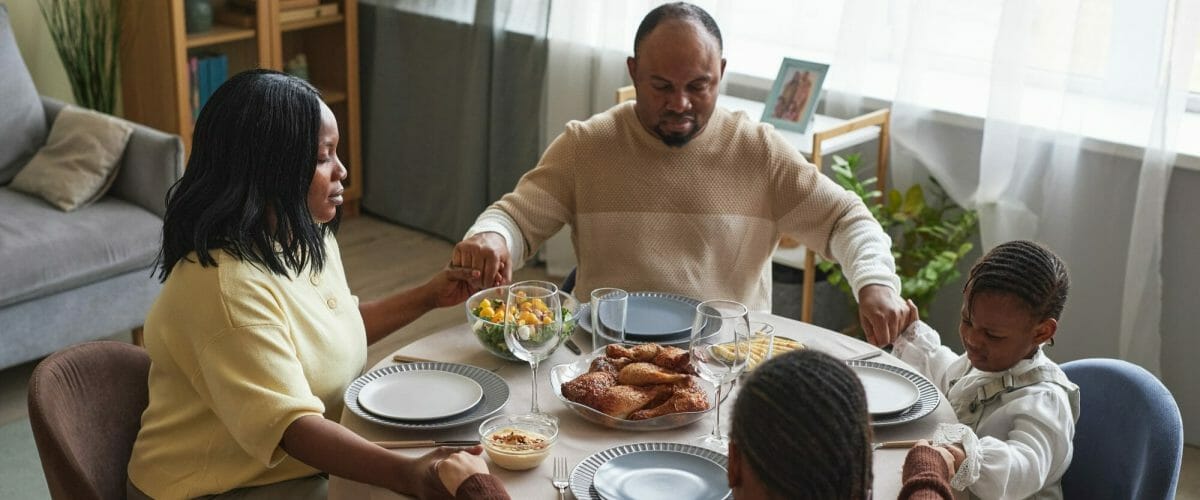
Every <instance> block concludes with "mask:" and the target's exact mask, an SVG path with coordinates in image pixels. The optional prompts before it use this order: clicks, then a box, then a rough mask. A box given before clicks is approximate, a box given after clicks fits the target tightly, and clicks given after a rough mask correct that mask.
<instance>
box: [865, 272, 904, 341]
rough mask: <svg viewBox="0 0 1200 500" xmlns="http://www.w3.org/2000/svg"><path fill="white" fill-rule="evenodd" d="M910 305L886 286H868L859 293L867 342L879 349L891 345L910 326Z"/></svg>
mask: <svg viewBox="0 0 1200 500" xmlns="http://www.w3.org/2000/svg"><path fill="white" fill-rule="evenodd" d="M910 314H911V312H910V311H909V308H908V305H907V304H905V303H904V300H902V299H901V298H900V294H898V293H896V291H895V290H892V289H891V287H888V286H884V285H867V286H864V287H862V289H861V290H859V291H858V319H859V321H861V322H862V327H863V332H864V333H866V335H867V341H868V342H870V343H872V344H874V345H875V346H877V347H883V346H885V345H888V344H891V343H892V341H893V340H895V339H896V337H899V336H900V332H903V331H904V328H906V327H907V326H908V324H907V323H905V321H906V320H907V319H908V317H909V316H910Z"/></svg>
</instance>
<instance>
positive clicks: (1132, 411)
mask: <svg viewBox="0 0 1200 500" xmlns="http://www.w3.org/2000/svg"><path fill="white" fill-rule="evenodd" d="M1062 369H1063V372H1065V373H1066V374H1067V378H1070V379H1071V382H1074V383H1075V384H1076V385H1078V386H1079V399H1080V401H1079V407H1080V408H1079V422H1078V423H1077V424H1076V425H1075V440H1074V444H1075V454H1074V458H1073V459H1072V460H1071V465H1070V467H1068V468H1067V472H1066V473H1065V474H1064V475H1063V480H1062V488H1063V497H1064V498H1067V499H1072V498H1087V499H1105V498H1114V499H1116V498H1120V499H1125V498H1137V499H1173V498H1175V487H1176V485H1177V483H1178V481H1179V468H1180V465H1181V463H1182V461H1183V420H1182V419H1181V417H1180V415H1179V406H1178V405H1177V404H1176V403H1175V398H1174V397H1172V396H1171V392H1170V391H1168V390H1167V388H1166V387H1164V386H1163V384H1162V382H1159V381H1158V379H1157V378H1155V377H1154V375H1151V374H1150V372H1148V371H1146V370H1145V369H1143V368H1142V367H1140V366H1137V365H1135V364H1133V363H1129V362H1126V361H1121V360H1117V359H1104V358H1091V359H1081V360H1078V361H1071V362H1068V363H1064V364H1063V365H1062Z"/></svg>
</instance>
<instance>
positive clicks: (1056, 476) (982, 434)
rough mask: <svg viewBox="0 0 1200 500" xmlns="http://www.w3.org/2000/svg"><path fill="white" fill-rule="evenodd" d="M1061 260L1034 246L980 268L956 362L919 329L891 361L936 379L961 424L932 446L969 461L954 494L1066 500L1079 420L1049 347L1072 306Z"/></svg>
mask: <svg viewBox="0 0 1200 500" xmlns="http://www.w3.org/2000/svg"><path fill="white" fill-rule="evenodd" d="M1068 286H1069V280H1068V278H1067V268H1066V265H1065V264H1063V262H1062V260H1060V259H1059V258H1058V256H1057V255H1055V254H1054V253H1053V252H1051V251H1050V250H1048V249H1046V248H1045V247H1043V246H1041V245H1039V244H1037V243H1033V242H1030V241H1014V242H1009V243H1005V244H1003V245H1000V246H998V247H996V248H995V249H993V250H992V251H991V252H988V253H987V255H984V256H983V257H982V258H980V259H979V261H978V262H976V263H975V265H974V267H972V268H971V273H970V275H969V276H968V277H967V283H966V285H965V286H964V287H963V306H962V321H961V323H960V324H959V335H960V336H961V338H962V344H963V348H964V349H965V350H966V353H965V354H963V355H961V356H958V355H955V354H954V353H953V352H951V351H950V349H948V348H947V347H945V346H943V345H941V338H940V336H939V335H938V333H937V332H936V331H934V330H933V329H932V328H930V327H929V325H927V324H925V323H924V322H922V321H920V320H919V319H918V314H917V309H916V306H915V305H914V304H912V302H911V301H910V302H909V318H910V320H911V321H912V323H911V324H910V325H909V326H908V328H907V329H905V330H904V332H903V333H901V334H900V336H899V337H897V338H896V339H894V342H893V346H894V350H893V351H892V354H894V355H896V356H897V357H899V358H900V359H902V360H904V361H905V362H907V363H908V364H910V365H912V366H914V367H916V368H917V369H918V370H919V371H920V372H921V373H922V374H924V375H925V376H926V377H929V379H930V380H932V381H933V383H934V384H936V385H937V386H938V389H940V390H941V391H942V392H943V393H944V394H945V395H946V399H947V400H948V401H949V402H950V404H951V405H952V406H953V407H954V411H955V413H956V414H957V416H958V420H959V422H960V423H959V424H952V425H942V426H941V427H939V429H938V430H937V433H936V434H935V436H934V439H933V440H934V444H935V445H940V446H946V447H958V448H960V449H961V450H962V451H963V452H964V453H963V455H964V456H965V458H964V459H963V460H962V461H961V463H960V464H958V466H957V472H956V474H955V475H954V477H953V478H952V479H951V486H953V487H954V488H955V489H958V490H964V489H969V490H970V492H971V495H972V496H973V497H978V498H987V499H1007V498H1046V499H1058V498H1062V488H1061V487H1060V482H1061V480H1062V476H1063V473H1064V472H1066V470H1067V466H1068V465H1069V464H1070V463H1071V452H1072V446H1071V440H1072V439H1073V438H1074V436H1075V422H1076V420H1077V419H1078V418H1079V388H1078V387H1076V386H1075V385H1074V384H1072V383H1071V382H1070V381H1069V380H1067V377H1066V375H1064V374H1063V372H1062V370H1061V369H1059V367H1058V365H1057V364H1055V363H1054V361H1051V360H1050V358H1048V357H1047V356H1046V355H1045V353H1043V352H1042V349H1041V346H1042V344H1045V343H1050V345H1053V344H1054V334H1055V332H1057V330H1058V319H1059V316H1060V314H1061V313H1062V310H1063V306H1064V305H1065V304H1066V301H1067V289H1068Z"/></svg>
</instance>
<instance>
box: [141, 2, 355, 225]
mask: <svg viewBox="0 0 1200 500" xmlns="http://www.w3.org/2000/svg"><path fill="white" fill-rule="evenodd" d="M282 1H283V2H285V3H286V2H287V0H282ZM183 4H184V0H154V1H142V0H124V1H123V3H122V6H121V7H122V9H121V15H122V17H123V19H122V22H123V23H124V26H126V27H127V28H126V30H125V31H124V32H123V33H122V37H123V40H122V46H121V82H122V85H121V87H122V88H121V91H122V99H123V101H122V103H123V106H124V116H125V117H126V118H128V119H130V120H133V121H136V122H139V123H143V124H146V125H149V126H151V127H154V128H157V129H160V130H164V131H168V132H171V133H175V134H179V135H180V137H182V138H183V142H184V146H185V148H186V150H187V151H188V152H190V151H191V142H192V127H193V122H192V111H193V110H192V105H191V83H190V80H189V71H188V58H189V57H191V56H195V55H198V54H204V53H220V54H224V55H226V56H227V58H228V61H229V67H228V69H229V75H233V74H236V73H238V72H241V71H245V70H248V69H254V68H269V69H274V70H279V71H282V70H283V69H284V65H285V64H286V63H287V61H289V60H291V59H292V58H293V57H295V56H296V55H297V54H301V53H303V54H305V58H306V59H307V60H308V76H309V81H310V82H311V83H312V84H313V85H315V86H316V87H317V88H318V89H320V90H321V94H322V97H323V98H324V100H325V102H326V104H328V105H329V107H330V109H332V110H333V113H334V115H335V116H337V121H338V131H339V133H340V135H341V143H340V145H339V146H338V156H339V157H341V159H342V162H343V163H345V164H346V168H347V169H348V170H349V178H348V179H347V180H346V193H345V198H346V205H345V207H344V209H345V213H346V214H347V215H354V214H357V213H358V207H359V201H360V199H361V198H362V192H363V191H362V140H361V136H362V130H361V129H362V127H361V112H360V108H359V106H360V99H359V82H358V3H357V0H322V1H321V2H320V6H321V7H323V10H322V11H323V12H328V13H327V14H325V15H319V16H314V17H309V18H303V19H296V20H292V21H288V22H282V21H281V19H284V18H295V17H296V15H295V14H296V11H294V10H283V9H282V8H281V0H259V1H258V2H257V3H256V5H255V11H254V12H253V13H245V14H243V15H242V16H241V17H242V18H241V19H240V20H239V22H238V23H237V24H238V25H232V24H222V23H221V22H220V21H219V20H217V21H214V24H213V27H212V29H211V30H209V31H206V32H204V33H194V34H188V33H187V32H186V29H185V27H184V26H185V21H184V5H183ZM212 6H213V9H214V11H219V10H222V9H225V8H226V5H225V1H224V0H212ZM333 6H336V9H334V8H333ZM214 17H218V19H219V16H214ZM247 26H249V27H247Z"/></svg>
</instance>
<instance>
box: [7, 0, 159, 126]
mask: <svg viewBox="0 0 1200 500" xmlns="http://www.w3.org/2000/svg"><path fill="white" fill-rule="evenodd" d="M156 1H157V0H156ZM0 2H3V3H5V4H7V5H8V15H9V17H10V18H11V20H12V28H13V34H14V35H16V38H17V46H18V47H20V49H21V57H22V58H23V59H25V66H26V67H28V68H29V73H30V74H31V75H33V83H34V85H36V86H37V89H38V93H40V94H42V95H45V96H49V97H53V98H55V99H59V100H62V101H66V102H69V103H74V102H75V98H74V97H73V96H72V95H71V82H70V80H68V79H67V73H66V71H64V70H63V65H62V60H61V59H60V58H59V57H58V52H57V51H56V50H55V48H54V40H53V39H51V38H50V30H48V29H46V21H45V19H42V11H41V9H39V8H38V1H37V0H0Z"/></svg>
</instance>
